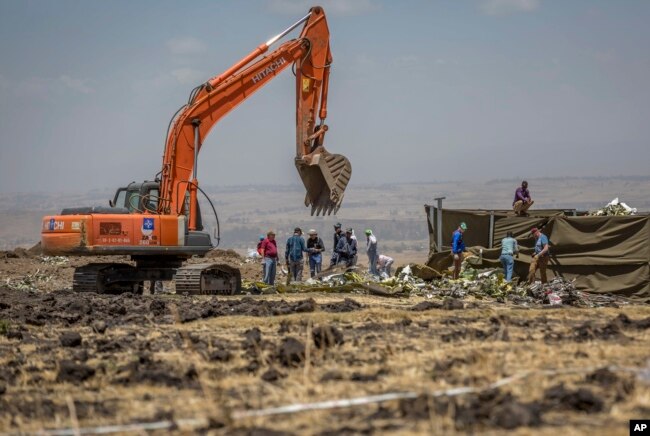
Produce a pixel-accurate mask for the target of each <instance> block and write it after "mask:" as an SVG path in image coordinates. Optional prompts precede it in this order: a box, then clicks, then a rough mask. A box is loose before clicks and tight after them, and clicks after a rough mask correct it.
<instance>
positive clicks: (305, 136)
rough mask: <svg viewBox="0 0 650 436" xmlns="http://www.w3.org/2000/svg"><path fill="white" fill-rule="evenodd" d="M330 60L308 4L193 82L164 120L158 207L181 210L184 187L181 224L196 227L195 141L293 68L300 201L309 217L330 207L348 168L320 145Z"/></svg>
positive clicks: (318, 16)
mask: <svg viewBox="0 0 650 436" xmlns="http://www.w3.org/2000/svg"><path fill="white" fill-rule="evenodd" d="M302 23H305V24H304V27H303V29H302V32H301V34H300V36H299V37H298V38H296V39H293V40H290V41H287V42H285V43H283V44H281V45H280V46H279V47H277V48H276V49H275V50H273V51H271V52H270V53H268V54H267V55H266V56H262V55H264V54H265V53H266V52H268V50H269V47H270V46H271V45H272V44H274V43H275V42H276V41H277V40H278V39H280V38H282V37H283V36H285V35H286V34H287V33H289V32H290V31H291V30H293V29H294V28H296V27H298V26H299V25H300V24H302ZM261 56H262V57H261ZM331 62H332V55H331V52H330V46H329V29H328V27H327V21H326V18H325V13H324V11H323V9H322V8H320V7H314V8H312V9H311V10H310V12H309V14H307V15H306V16H305V17H304V18H302V19H301V20H299V21H298V22H296V23H295V24H294V25H292V26H291V27H289V28H288V29H286V30H285V31H284V32H282V33H281V34H279V35H277V36H276V37H274V38H272V39H270V40H269V41H267V42H266V43H264V44H261V45H260V46H259V47H257V48H256V49H255V50H253V51H252V52H251V53H250V54H249V55H248V56H246V57H244V58H243V59H242V60H240V61H239V62H237V63H236V64H235V65H233V66H232V67H230V68H229V69H228V70H227V71H225V72H224V73H222V74H221V75H219V76H216V77H213V78H211V79H210V80H208V81H207V82H205V83H204V84H202V85H201V86H199V87H197V88H195V89H194V90H193V91H192V93H191V94H190V98H189V101H188V104H187V105H185V106H183V107H182V108H181V109H180V110H179V111H178V112H177V115H176V116H175V117H174V119H173V120H172V122H171V123H170V129H169V131H168V134H167V141H166V147H165V154H164V157H163V168H162V174H161V184H160V188H161V189H160V201H159V209H158V212H159V213H161V214H166V215H170V214H171V215H177V214H181V213H183V211H184V207H185V206H184V204H185V203H184V199H185V194H186V192H187V191H188V190H189V193H190V202H189V204H190V206H189V208H190V210H189V218H190V219H189V228H190V230H194V229H195V228H196V222H197V210H196V204H197V203H196V192H197V189H198V179H197V170H196V168H197V159H198V152H199V150H200V148H201V144H202V142H203V140H204V139H205V137H206V136H207V135H208V133H209V132H210V130H211V129H212V128H213V127H214V125H215V124H216V123H217V122H218V121H219V120H220V119H221V118H223V117H224V116H225V115H227V114H228V113H229V112H230V111H232V110H233V109H234V108H235V107H237V105H239V104H240V103H242V102H243V101H244V100H246V99H247V98H248V97H250V96H251V95H252V94H253V93H255V91H257V90H258V89H260V88H261V87H263V86H264V85H266V84H267V83H268V82H270V81H271V80H272V79H273V78H275V77H276V76H277V75H278V74H280V72H282V71H284V70H285V69H287V68H288V67H289V66H293V69H294V72H295V76H296V158H295V163H296V168H297V169H298V172H299V174H300V177H301V179H302V180H303V183H304V185H305V189H306V191H307V195H306V198H305V206H308V207H309V206H311V213H312V215H313V214H314V213H316V214H317V215H318V214H321V213H322V214H323V215H325V214H331V213H332V212H334V213H336V211H337V210H338V209H339V207H340V205H341V202H342V201H343V194H344V191H345V188H346V187H347V184H348V181H349V179H350V176H351V173H352V169H351V165H350V162H349V161H348V159H347V158H345V157H344V156H342V155H337V154H331V153H329V152H327V150H325V148H324V147H323V140H324V136H325V132H326V131H327V126H326V125H325V124H324V121H325V118H326V116H327V90H328V80H329V71H330V64H331ZM317 117H318V118H319V120H318V121H317V120H316V118H317Z"/></svg>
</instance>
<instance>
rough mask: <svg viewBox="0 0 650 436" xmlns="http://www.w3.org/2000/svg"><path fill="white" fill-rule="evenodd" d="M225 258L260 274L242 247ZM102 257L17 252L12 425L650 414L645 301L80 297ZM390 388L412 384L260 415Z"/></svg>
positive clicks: (447, 423) (9, 266)
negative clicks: (527, 303)
mask: <svg viewBox="0 0 650 436" xmlns="http://www.w3.org/2000/svg"><path fill="white" fill-rule="evenodd" d="M213 257H214V258H215V259H216V260H218V261H223V262H225V263H229V264H231V265H233V266H238V267H241V268H242V270H243V275H244V277H247V278H249V279H253V278H255V277H256V275H257V274H259V265H258V264H247V263H244V262H243V259H241V258H239V257H238V256H237V255H236V253H233V252H217V253H215V254H213ZM215 259H213V260H215ZM85 261H86V260H85V259H72V258H71V259H69V260H67V261H65V262H64V261H62V260H57V259H48V258H45V259H44V258H42V257H40V256H39V255H38V254H37V253H33V252H32V253H30V252H29V251H24V253H23V252H19V253H18V254H16V252H9V253H2V255H0V274H1V277H2V280H1V281H0V432H2V433H5V432H9V433H14V432H15V433H18V432H36V431H44V430H45V431H47V430H54V429H71V430H70V434H73V433H74V431H75V429H77V428H81V429H82V433H83V429H84V428H95V427H103V426H112V425H126V424H138V425H140V424H143V423H149V424H151V423H154V424H155V425H162V426H165V425H166V426H167V427H158V428H159V430H150V431H153V432H154V433H155V432H159V433H161V434H163V433H168V432H170V431H171V432H174V433H188V432H199V433H213V434H241V435H248V434H256V435H259V434H322V435H329V434H332V435H333V434H337V435H338V434H370V433H396V434H397V433H399V434H432V433H433V434H449V433H454V432H474V433H477V432H489V433H502V432H503V431H504V430H508V431H510V430H514V431H517V432H520V433H523V434H528V433H530V432H531V431H534V432H535V433H541V434H557V433H558V432H569V433H570V434H593V433H598V434H628V421H629V420H630V419H642V418H648V417H650V362H649V360H648V359H649V358H650V353H648V350H650V308H648V307H647V306H644V305H625V306H622V307H619V308H601V309H579V308H574V307H554V308H536V309H522V308H515V307H511V306H508V305H504V304H497V303H485V302H481V301H472V302H467V301H459V300H446V301H433V302H434V303H436V304H430V303H431V300H425V299H424V298H419V297H412V298H390V299H388V298H381V297H377V296H369V295H361V294H329V293H328V294H319V293H311V294H304V295H302V294H291V295H256V296H234V297H221V296H217V297H209V296H200V297H199V296H178V295H174V294H169V295H166V294H163V295H132V294H123V295H96V294H92V293H88V294H77V293H73V292H72V291H71V290H70V289H69V288H70V285H71V276H72V270H73V268H74V266H77V265H81V264H83V263H84V262H85ZM434 300H435V299H434ZM511 377H512V378H511ZM504 380H505V382H504V383H503V384H500V385H498V386H495V385H494V383H495V382H499V381H504ZM464 387H468V388H474V389H468V390H466V391H463V390H460V391H458V390H456V391H446V390H450V389H453V388H464ZM386 393H402V394H404V393H407V394H405V395H401V396H396V397H394V398H393V399H389V400H387V401H383V402H380V403H370V404H365V405H350V404H347V405H346V404H340V406H343V407H337V408H334V409H327V410H311V411H302V412H296V413H291V414H282V415H267V416H257V417H255V416H249V415H251V412H252V411H256V410H261V409H268V408H272V407H280V406H285V405H292V404H302V403H313V402H322V401H331V400H341V399H349V398H358V397H364V396H370V395H379V394H386ZM161 423H162V424H161ZM154 424H152V425H154Z"/></svg>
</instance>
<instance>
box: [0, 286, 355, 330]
mask: <svg viewBox="0 0 650 436" xmlns="http://www.w3.org/2000/svg"><path fill="white" fill-rule="evenodd" d="M0 301H2V304H0V318H2V319H8V320H11V321H14V322H17V323H19V324H23V323H24V324H29V325H34V326H43V325H49V324H62V325H67V326H75V325H88V326H95V327H96V328H97V331H105V330H106V328H107V327H112V326H116V325H123V324H134V323H135V324H141V323H145V322H146V323H148V322H153V323H155V324H173V323H176V322H181V323H186V322H190V321H195V320H198V319H205V318H214V317H221V316H233V315H245V316H258V317H262V316H281V315H290V314H293V313H310V312H315V311H317V310H319V309H320V310H323V311H325V312H352V311H355V310H360V309H361V308H362V307H363V306H362V305H361V304H359V303H357V302H356V301H354V300H351V299H348V298H346V299H345V300H343V301H341V302H334V303H327V304H323V305H319V304H317V303H316V301H315V300H314V299H313V298H308V299H304V300H298V301H294V302H287V301H285V300H279V301H277V300H263V299H255V298H252V297H242V298H238V299H219V298H217V297H211V298H190V297H187V298H172V297H170V296H159V295H133V294H121V295H99V294H94V293H77V292H73V291H58V292H51V293H48V294H45V293H42V292H39V291H17V290H12V289H9V288H7V287H0Z"/></svg>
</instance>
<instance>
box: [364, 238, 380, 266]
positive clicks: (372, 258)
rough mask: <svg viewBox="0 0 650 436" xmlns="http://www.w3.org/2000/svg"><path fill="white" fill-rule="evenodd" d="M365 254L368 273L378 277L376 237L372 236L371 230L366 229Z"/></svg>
mask: <svg viewBox="0 0 650 436" xmlns="http://www.w3.org/2000/svg"><path fill="white" fill-rule="evenodd" d="M366 254H368V272H369V273H370V274H372V275H373V276H378V275H379V271H377V254H378V252H377V237H376V236H375V235H373V234H372V230H371V229H366Z"/></svg>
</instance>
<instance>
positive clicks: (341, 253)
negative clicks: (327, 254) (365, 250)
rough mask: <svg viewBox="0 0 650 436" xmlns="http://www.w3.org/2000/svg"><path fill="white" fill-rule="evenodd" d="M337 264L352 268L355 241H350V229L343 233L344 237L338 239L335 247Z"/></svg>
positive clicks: (355, 250)
mask: <svg viewBox="0 0 650 436" xmlns="http://www.w3.org/2000/svg"><path fill="white" fill-rule="evenodd" d="M335 251H336V254H337V263H345V265H346V266H352V261H353V259H354V255H355V254H356V252H357V247H356V241H355V240H354V239H352V229H347V230H346V231H345V236H344V237H342V238H340V239H339V242H338V244H337V245H336V250H335Z"/></svg>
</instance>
